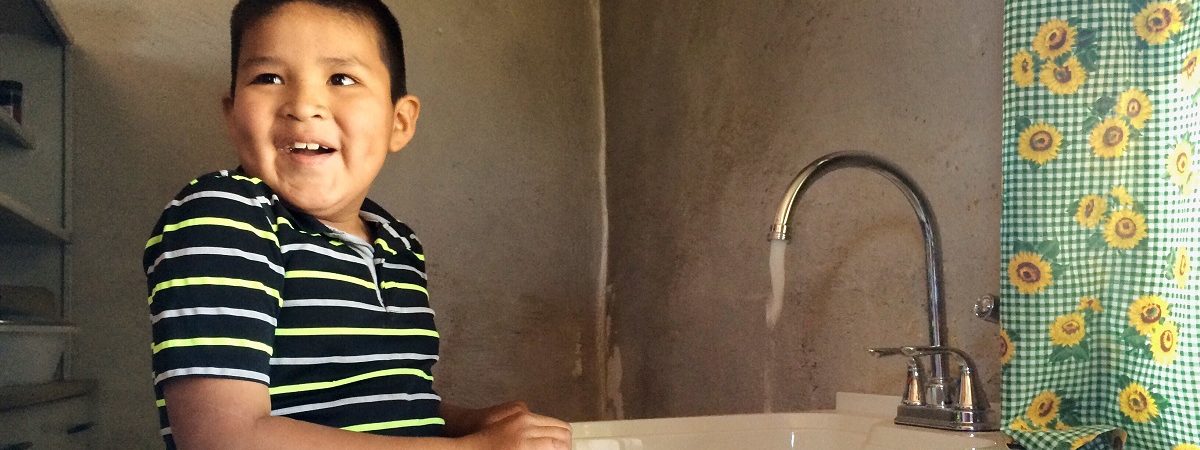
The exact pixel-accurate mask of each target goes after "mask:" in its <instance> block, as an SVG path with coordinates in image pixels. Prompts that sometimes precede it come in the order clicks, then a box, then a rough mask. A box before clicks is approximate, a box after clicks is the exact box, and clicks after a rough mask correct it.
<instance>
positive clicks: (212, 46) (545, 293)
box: [53, 0, 602, 448]
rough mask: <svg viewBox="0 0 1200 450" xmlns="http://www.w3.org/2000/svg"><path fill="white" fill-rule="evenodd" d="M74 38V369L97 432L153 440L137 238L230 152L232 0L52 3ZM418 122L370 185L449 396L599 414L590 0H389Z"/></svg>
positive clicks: (106, 439)
mask: <svg viewBox="0 0 1200 450" xmlns="http://www.w3.org/2000/svg"><path fill="white" fill-rule="evenodd" d="M53 3H54V5H55V6H56V9H57V10H58V11H59V13H60V15H61V16H62V18H63V20H64V22H65V23H66V26H67V28H68V29H69V31H70V32H71V33H73V35H74V38H75V40H76V47H75V49H74V54H73V61H74V70H73V76H74V80H73V83H72V85H71V91H70V93H71V95H72V101H71V104H70V107H72V108H73V116H72V117H73V120H74V130H73V131H74V134H75V142H76V143H77V146H76V148H74V149H73V151H74V157H75V185H74V186H73V201H74V205H75V210H74V217H75V220H74V222H75V230H76V232H75V242H74V243H73V252H74V264H73V267H72V269H73V271H74V274H73V275H74V291H75V293H76V298H74V299H72V303H73V310H74V311H73V314H72V319H73V320H74V321H76V322H78V323H79V324H80V325H82V326H83V329H84V331H83V334H82V335H81V336H80V338H79V339H77V340H76V344H75V347H76V348H75V352H74V363H75V375H76V376H78V377H92V378H97V379H99V380H100V391H99V393H98V394H97V400H98V408H99V410H100V411H101V413H100V417H99V421H100V425H99V427H98V428H97V434H98V440H99V442H98V444H99V448H156V447H159V448H160V445H161V444H160V441H159V437H158V433H157V431H158V424H157V419H156V417H155V415H154V398H153V393H152V390H151V384H150V383H151V372H150V352H149V342H150V336H149V328H150V325H149V321H148V320H147V311H146V306H145V305H146V303H145V295H146V294H145V278H144V275H143V274H142V272H141V266H140V264H141V252H142V248H143V245H144V243H145V240H146V239H147V237H148V233H149V232H150V229H151V227H152V226H153V224H154V222H155V220H156V219H157V217H158V215H159V213H160V211H161V209H162V207H163V205H165V203H166V202H167V201H168V200H169V199H170V198H171V197H172V196H173V195H174V194H175V192H177V191H178V190H179V189H180V188H181V187H182V186H183V185H184V183H186V182H187V181H188V180H190V179H191V177H193V176H196V175H199V174H201V173H204V172H208V171H211V170H216V169H221V168H229V167H232V166H233V165H234V164H235V160H234V158H233V155H232V152H231V151H230V150H229V146H228V140H227V139H226V137H225V135H224V128H223V127H224V126H223V124H222V121H221V119H220V111H219V104H220V102H219V99H220V97H221V95H222V94H223V92H224V90H225V89H227V86H228V73H229V72H228V70H229V69H228V58H229V57H228V26H227V21H228V14H229V10H230V8H231V7H232V5H233V3H234V2H233V1H232V0H222V1H204V2H162V1H151V0H118V1H90V0H55V1H54V2H53ZM388 3H389V4H390V5H391V6H392V8H393V10H394V11H395V12H396V13H397V15H398V16H399V17H400V19H401V23H402V24H403V26H404V27H405V37H406V41H407V42H406V43H407V45H408V57H409V67H410V75H409V80H410V89H411V90H412V92H414V93H415V94H417V95H418V96H420V97H421V98H422V100H423V105H424V109H423V111H422V115H421V120H420V122H419V125H418V132H417V137H416V139H415V140H414V141H413V143H412V144H411V145H410V146H409V147H408V148H407V149H406V150H405V151H404V152H402V153H400V154H398V155H396V156H394V157H393V158H392V159H391V161H390V162H389V163H388V165H387V166H386V167H385V168H384V171H383V173H382V174H381V175H380V178H379V180H378V181H377V184H376V189H375V190H374V191H373V193H372V196H373V198H374V199H375V200H377V201H379V202H380V203H381V204H383V205H384V206H386V207H388V208H390V209H391V211H392V212H393V213H394V214H396V215H397V216H398V217H400V218H402V220H405V221H406V222H408V223H409V225H411V226H413V227H414V228H415V229H416V230H417V232H418V233H419V235H420V236H421V237H422V240H423V242H424V244H425V246H426V249H427V254H428V256H429V261H430V265H429V274H430V290H431V292H432V294H433V295H432V302H433V304H434V307H435V308H437V309H438V312H439V327H440V328H441V332H442V335H443V339H444V340H443V342H444V347H443V349H444V359H443V362H442V363H440V364H439V365H438V366H437V369H436V372H435V375H436V376H437V377H438V381H437V385H438V387H439V389H440V390H441V393H442V394H443V395H444V396H445V397H446V398H447V399H448V400H451V401H455V402H457V403H460V404H465V405H468V406H484V405H487V404H491V403H495V402H500V401H504V400H510V399H525V400H527V401H528V402H529V403H530V405H531V406H532V407H533V408H534V409H535V410H539V411H541V412H545V413H548V414H552V415H556V416H559V417H563V418H566V419H569V420H579V419H585V418H594V417H595V416H596V415H597V414H598V395H599V394H598V386H599V385H598V375H597V374H599V373H601V371H600V370H598V369H597V367H596V364H595V357H594V354H595V351H594V346H593V342H594V340H595V334H596V333H595V332H594V329H595V326H594V324H595V323H596V317H595V313H594V310H595V307H594V305H595V304H596V295H597V294H596V293H597V291H598V289H597V281H596V280H597V277H596V274H597V273H599V271H600V267H599V264H600V257H601V251H600V248H601V242H602V239H601V229H600V226H601V225H600V224H601V192H600V185H601V184H600V181H599V176H600V175H599V164H598V161H599V158H600V153H601V131H602V129H601V119H600V117H601V116H600V110H601V105H600V104H599V101H600V100H599V99H600V93H599V90H600V81H599V66H598V65H599V61H600V57H599V43H598V35H597V29H598V27H597V23H596V21H597V7H596V6H594V5H593V4H591V3H589V2H587V1H570V2H563V1H558V0H538V1H526V2H519V3H504V4H501V3H497V2H492V1H484V0H448V1H437V2H427V1H416V0H412V1H409V0H396V1H390V2H388Z"/></svg>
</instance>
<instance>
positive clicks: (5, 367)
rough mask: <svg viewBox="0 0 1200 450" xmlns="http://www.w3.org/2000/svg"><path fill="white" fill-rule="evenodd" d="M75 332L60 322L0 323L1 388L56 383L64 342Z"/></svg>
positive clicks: (5, 321) (65, 347)
mask: <svg viewBox="0 0 1200 450" xmlns="http://www.w3.org/2000/svg"><path fill="white" fill-rule="evenodd" d="M78 332H79V328H78V327H75V326H72V325H69V324H65V323H62V322H47V321H38V320H28V321H16V320H0V386H16V385H28V384H43V383H50V382H53V381H56V379H57V376H58V366H59V363H60V362H61V361H62V358H63V354H64V353H65V352H66V351H67V342H68V340H69V339H70V336H71V335H72V334H75V333H78Z"/></svg>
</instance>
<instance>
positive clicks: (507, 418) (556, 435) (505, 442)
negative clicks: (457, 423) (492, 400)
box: [465, 402, 571, 450]
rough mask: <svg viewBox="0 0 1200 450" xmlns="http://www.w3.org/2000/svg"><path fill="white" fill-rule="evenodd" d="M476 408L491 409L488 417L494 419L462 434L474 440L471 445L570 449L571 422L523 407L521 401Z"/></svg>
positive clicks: (501, 448) (518, 449)
mask: <svg viewBox="0 0 1200 450" xmlns="http://www.w3.org/2000/svg"><path fill="white" fill-rule="evenodd" d="M479 411H480V412H490V413H491V415H490V416H489V418H490V419H493V421H492V422H490V423H488V424H487V425H485V426H484V427H483V429H482V430H481V431H479V432H478V433H475V434H472V435H470V436H467V437H466V438H465V439H467V440H469V441H471V442H472V443H473V444H474V445H472V446H471V447H472V448H477V449H488V450H570V449H571V425H570V424H568V423H566V422H563V421H561V420H558V419H555V418H551V417H546V416H540V415H537V414H534V413H531V412H529V410H528V409H526V408H525V404H524V403H519V402H513V403H505V404H502V405H497V406H493V407H491V408H487V409H484V410H479ZM513 411H516V412H513ZM504 414H507V415H504ZM497 418H498V419H497Z"/></svg>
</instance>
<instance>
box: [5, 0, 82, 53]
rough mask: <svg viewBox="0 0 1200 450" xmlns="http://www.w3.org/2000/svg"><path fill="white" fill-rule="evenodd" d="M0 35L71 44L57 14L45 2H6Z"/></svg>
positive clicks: (37, 0) (25, 0) (39, 0)
mask: <svg viewBox="0 0 1200 450" xmlns="http://www.w3.org/2000/svg"><path fill="white" fill-rule="evenodd" d="M0 34H20V35H24V36H32V37H36V38H38V39H41V40H43V41H46V42H50V43H54V44H58V45H66V44H70V43H71V37H70V36H69V35H68V34H67V31H66V30H65V29H64V28H63V26H62V22H61V21H59V18H58V13H57V12H56V11H55V10H54V7H53V6H51V5H50V4H49V3H47V1H46V0H16V1H12V0H6V1H5V2H4V15H3V16H0Z"/></svg>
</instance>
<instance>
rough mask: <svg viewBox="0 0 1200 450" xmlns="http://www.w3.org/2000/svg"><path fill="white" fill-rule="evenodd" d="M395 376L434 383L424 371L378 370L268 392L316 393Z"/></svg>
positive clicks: (276, 388) (271, 389) (274, 393)
mask: <svg viewBox="0 0 1200 450" xmlns="http://www.w3.org/2000/svg"><path fill="white" fill-rule="evenodd" d="M395 375H408V376H414V377H420V378H424V379H426V380H429V381H433V377H432V376H430V375H429V374H427V373H425V372H424V371H422V370H420V369H407V368H399V369H387V370H376V371H374V372H367V373H364V374H359V375H355V376H352V377H348V378H342V379H340V380H333V381H318V382H315V383H301V384H292V385H287V386H275V387H272V388H270V389H268V392H269V393H270V394H271V395H276V394H291V393H293V392H305V391H315V390H319V389H329V388H335V387H338V386H344V385H347V384H350V383H354V382H358V381H363V380H369V379H372V378H379V377H389V376H395Z"/></svg>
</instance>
